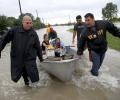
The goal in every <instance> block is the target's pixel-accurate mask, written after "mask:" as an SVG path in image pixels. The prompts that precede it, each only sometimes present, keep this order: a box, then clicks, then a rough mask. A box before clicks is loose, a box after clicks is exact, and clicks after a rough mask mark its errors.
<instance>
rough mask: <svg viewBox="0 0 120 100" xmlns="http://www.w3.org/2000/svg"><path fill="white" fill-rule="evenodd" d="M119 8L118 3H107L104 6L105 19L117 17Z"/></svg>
mask: <svg viewBox="0 0 120 100" xmlns="http://www.w3.org/2000/svg"><path fill="white" fill-rule="evenodd" d="M117 13H118V9H117V5H116V4H113V3H112V2H110V3H107V4H106V6H105V7H104V8H102V15H103V19H106V20H111V21H112V19H113V18H116V17H117Z"/></svg>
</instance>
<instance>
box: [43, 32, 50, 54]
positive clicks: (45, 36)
mask: <svg viewBox="0 0 120 100" xmlns="http://www.w3.org/2000/svg"><path fill="white" fill-rule="evenodd" d="M43 38H44V40H43V42H42V51H43V54H46V49H47V48H48V47H49V45H50V43H49V40H48V35H47V34H44V36H43Z"/></svg>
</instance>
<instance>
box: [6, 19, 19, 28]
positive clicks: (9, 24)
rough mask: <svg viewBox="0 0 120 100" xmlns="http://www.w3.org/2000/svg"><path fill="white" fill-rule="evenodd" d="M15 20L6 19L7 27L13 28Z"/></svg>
mask: <svg viewBox="0 0 120 100" xmlns="http://www.w3.org/2000/svg"><path fill="white" fill-rule="evenodd" d="M16 20H17V19H16V18H14V17H8V18H7V21H8V27H13V26H15V22H16Z"/></svg>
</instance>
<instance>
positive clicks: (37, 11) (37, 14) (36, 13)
mask: <svg viewBox="0 0 120 100" xmlns="http://www.w3.org/2000/svg"><path fill="white" fill-rule="evenodd" d="M36 15H37V18H38V11H37V10H36Z"/></svg>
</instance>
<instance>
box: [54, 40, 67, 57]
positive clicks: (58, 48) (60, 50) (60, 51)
mask: <svg viewBox="0 0 120 100" xmlns="http://www.w3.org/2000/svg"><path fill="white" fill-rule="evenodd" d="M54 48H55V56H56V57H60V56H63V55H64V54H65V47H64V45H63V43H62V42H61V40H60V38H56V40H55V44H54Z"/></svg>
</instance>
